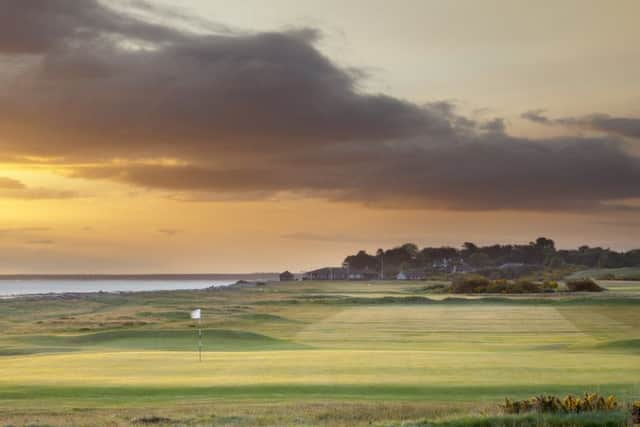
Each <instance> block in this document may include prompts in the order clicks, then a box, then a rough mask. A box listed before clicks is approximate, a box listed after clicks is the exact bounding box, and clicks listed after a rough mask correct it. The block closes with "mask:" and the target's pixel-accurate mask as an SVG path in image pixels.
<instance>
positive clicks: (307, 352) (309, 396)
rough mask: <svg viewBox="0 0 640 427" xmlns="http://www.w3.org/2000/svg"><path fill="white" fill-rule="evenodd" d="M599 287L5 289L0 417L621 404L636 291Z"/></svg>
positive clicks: (184, 417) (344, 420) (636, 368)
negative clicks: (498, 291)
mask: <svg viewBox="0 0 640 427" xmlns="http://www.w3.org/2000/svg"><path fill="white" fill-rule="evenodd" d="M603 286H604V287H606V288H607V289H609V291H608V292H604V293H587V294H582V295H581V296H577V295H575V294H571V293H566V292H557V293H551V294H543V295H537V296H534V295H527V294H514V295H502V296H500V297H484V296H482V295H481V294H474V295H469V296H464V295H455V296H454V295H451V294H447V293H442V292H443V291H445V292H446V289H443V288H442V287H441V283H430V282H424V281H417V282H409V281H403V282H312V281H305V282H286V283H269V284H267V285H266V286H262V287H240V288H232V289H226V290H212V291H176V292H147V293H135V294H91V295H86V296H73V297H65V298H53V297H49V298H38V297H29V298H18V299H7V300H1V301H0V330H2V331H3V334H2V335H1V336H0V411H2V412H1V415H0V425H28V424H41V425H42V424H46V425H66V424H69V423H75V424H76V425H108V424H111V425H123V426H124V425H131V424H136V423H138V424H140V423H143V421H141V420H145V419H146V420H163V419H164V420H165V421H167V420H170V421H167V423H169V424H175V425H214V426H216V425H219V426H226V425H236V426H254V425H267V426H268V425H272V426H275V425H293V426H295V425H305V426H319V425H330V426H335V427H339V426H347V425H348V426H364V425H369V424H370V423H371V424H373V425H378V426H392V425H400V424H401V423H405V424H406V425H425V426H426V425H429V426H430V425H503V424H497V423H499V422H502V421H500V420H504V419H503V418H500V417H501V416H502V415H501V414H502V410H501V408H500V404H501V402H503V401H504V398H505V396H510V397H512V398H513V399H526V398H528V397H529V396H531V395H546V394H549V393H552V394H557V395H566V394H575V395H582V394H583V393H584V392H585V391H587V390H594V391H597V392H598V393H600V394H603V395H609V394H614V395H616V396H617V397H618V398H619V401H620V405H622V406H621V407H624V408H626V407H627V406H628V405H629V404H630V402H631V401H632V400H633V399H637V396H638V395H639V394H640V384H639V383H638V380H637V378H640V353H639V352H638V345H639V344H638V343H640V292H637V291H634V290H633V289H634V288H633V287H630V286H631V285H629V284H627V283H625V282H615V286H611V285H610V284H609V283H604V284H603ZM434 289H437V293H433V291H434ZM630 289H631V290H630ZM196 307H199V308H202V311H203V319H202V328H203V343H204V348H203V350H204V353H203V361H202V363H200V362H198V355H197V328H196V324H194V322H193V321H192V320H190V319H189V317H188V313H189V311H190V310H192V309H193V308H196ZM479 413H481V414H483V416H482V417H480V418H478V417H477V416H475V415H473V414H479ZM592 415H593V416H594V417H601V419H602V420H605V419H607V420H610V419H611V420H614V421H615V417H616V416H619V415H618V413H617V412H616V413H611V414H596V413H594V414H592ZM154 417H157V418H154ZM469 417H471V418H469ZM492 417H493V418H492ZM514 417H516V418H513V420H516V419H517V420H518V421H517V422H520V420H523V421H522V423H521V424H517V423H516V424H508V425H534V424H526V422H528V421H526V420H529V419H530V415H528V414H520V415H514ZM517 417H519V418H517ZM550 417H551V416H550ZM553 417H556V418H553ZM553 417H551V418H545V422H548V423H552V422H555V421H551V420H564V421H566V420H570V419H571V418H567V417H569V415H567V416H564V415H562V416H561V415H557V416H556V415H553ZM562 417H564V418H562ZM611 417H613V418H611ZM481 419H482V420H485V421H486V422H487V423H489V424H487V423H485V424H443V423H454V422H459V423H462V422H463V421H460V420H475V421H473V422H477V423H479V422H480V421H479V420H481ZM573 420H574V421H575V424H574V425H587V424H583V423H582V421H580V420H579V419H578V418H573ZM564 421H562V422H564ZM464 422H467V421H464ZM469 422H471V421H469ZM558 422H560V421H558ZM438 423H440V424H438ZM491 423H493V424H491ZM580 423H582V424H580ZM536 425H537V424H536ZM541 425H567V424H541ZM612 425H618V424H612Z"/></svg>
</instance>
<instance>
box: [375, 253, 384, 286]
mask: <svg viewBox="0 0 640 427" xmlns="http://www.w3.org/2000/svg"><path fill="white" fill-rule="evenodd" d="M376 258H378V260H379V262H380V269H379V270H378V271H380V280H382V279H384V250H382V248H379V249H378V250H377V251H376Z"/></svg>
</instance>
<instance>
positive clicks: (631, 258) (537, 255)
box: [280, 237, 640, 281]
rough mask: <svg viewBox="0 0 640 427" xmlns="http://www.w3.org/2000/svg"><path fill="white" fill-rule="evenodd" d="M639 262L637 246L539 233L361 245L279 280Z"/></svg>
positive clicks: (516, 273)
mask: <svg viewBox="0 0 640 427" xmlns="http://www.w3.org/2000/svg"><path fill="white" fill-rule="evenodd" d="M632 266H640V249H633V250H630V251H627V252H616V251H614V250H611V249H608V248H601V247H589V246H581V247H579V248H577V249H556V246H555V242H554V241H553V240H551V239H548V238H546V237H539V238H538V239H536V240H535V241H532V242H530V243H529V244H525V245H511V244H507V245H500V244H495V245H489V246H478V245H475V244H474V243H471V242H466V243H464V244H463V245H462V247H461V248H460V249H457V248H451V247H425V248H422V249H420V248H418V246H417V245H415V244H413V243H405V244H404V245H401V246H397V247H394V248H391V249H387V250H384V249H378V250H377V251H376V253H375V254H369V253H367V252H366V251H364V250H361V251H359V252H358V253H357V254H355V255H349V256H347V257H346V258H345V259H344V261H343V262H342V265H341V266H340V267H322V268H318V269H315V270H311V271H306V272H303V273H298V274H294V273H291V272H290V271H285V272H283V273H281V274H280V280H281V281H293V280H341V281H344V280H427V279H434V278H444V277H450V276H451V275H455V274H465V273H476V274H480V275H483V276H486V277H489V278H493V279H497V278H505V279H514V278H518V277H522V276H526V275H530V274H534V273H536V272H541V271H548V270H563V271H571V270H578V269H584V268H620V267H632Z"/></svg>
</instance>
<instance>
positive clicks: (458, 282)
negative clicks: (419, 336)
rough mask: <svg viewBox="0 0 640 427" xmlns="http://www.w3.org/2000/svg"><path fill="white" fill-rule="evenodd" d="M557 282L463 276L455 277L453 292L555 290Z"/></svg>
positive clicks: (504, 292)
mask: <svg viewBox="0 0 640 427" xmlns="http://www.w3.org/2000/svg"><path fill="white" fill-rule="evenodd" d="M557 288H558V284H557V283H555V282H545V283H536V282H531V281H528V280H518V281H516V282H512V281H509V280H505V279H498V280H494V281H490V280H489V279H487V278H486V277H484V276H476V275H472V276H461V277H457V278H456V279H454V281H453V283H452V284H451V292H452V293H454V294H479V293H490V294H525V293H543V292H555V291H556V289H557Z"/></svg>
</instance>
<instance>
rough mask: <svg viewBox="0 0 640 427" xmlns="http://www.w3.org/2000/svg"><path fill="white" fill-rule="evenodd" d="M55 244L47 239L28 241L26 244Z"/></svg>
mask: <svg viewBox="0 0 640 427" xmlns="http://www.w3.org/2000/svg"><path fill="white" fill-rule="evenodd" d="M55 243H56V242H55V241H54V240H49V239H38V240H29V241H28V242H27V244H28V245H53V244H55Z"/></svg>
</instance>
